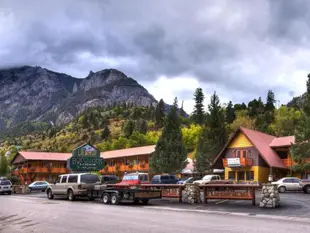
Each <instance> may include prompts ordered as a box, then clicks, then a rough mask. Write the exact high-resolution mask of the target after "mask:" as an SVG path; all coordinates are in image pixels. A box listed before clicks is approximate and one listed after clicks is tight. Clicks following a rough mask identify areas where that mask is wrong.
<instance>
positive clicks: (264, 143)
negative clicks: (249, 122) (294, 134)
mask: <svg viewBox="0 0 310 233" xmlns="http://www.w3.org/2000/svg"><path fill="white" fill-rule="evenodd" d="M239 131H241V132H242V133H243V134H244V135H245V136H246V137H247V138H248V139H249V140H250V141H251V142H252V144H253V145H254V147H255V148H256V149H257V150H258V152H259V154H260V155H261V156H262V158H263V159H264V160H265V162H266V163H267V164H268V166H269V167H277V168H287V167H286V166H284V164H283V162H282V160H281V159H280V157H279V156H278V155H277V153H276V152H275V151H274V150H273V149H272V148H271V147H270V144H271V143H272V141H273V140H274V139H276V137H275V136H272V135H269V134H265V133H262V132H259V131H256V130H252V129H247V128H244V127H240V128H239V129H238V130H237V131H236V132H235V134H234V135H233V136H232V137H231V138H230V140H229V141H228V142H227V144H226V145H225V147H224V148H223V149H222V151H221V152H220V153H219V154H218V156H217V157H216V158H215V161H214V164H215V162H216V161H217V160H218V159H219V158H221V156H222V154H223V152H224V150H225V149H226V147H227V146H228V144H229V143H230V142H231V141H232V140H233V138H234V137H235V136H236V135H237V133H238V132H239Z"/></svg>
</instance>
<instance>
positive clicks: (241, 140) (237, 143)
mask: <svg viewBox="0 0 310 233" xmlns="http://www.w3.org/2000/svg"><path fill="white" fill-rule="evenodd" d="M252 146H253V143H252V142H251V141H250V140H249V139H248V138H247V137H246V136H245V134H244V133H243V132H241V131H240V132H239V133H237V134H236V136H235V137H234V138H233V139H232V140H231V142H230V143H229V144H228V146H227V148H242V147H252Z"/></svg>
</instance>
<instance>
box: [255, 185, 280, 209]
mask: <svg viewBox="0 0 310 233" xmlns="http://www.w3.org/2000/svg"><path fill="white" fill-rule="evenodd" d="M279 205H280V195H279V192H278V187H277V185H274V184H263V188H262V199H261V201H260V203H259V207H261V208H277V207H279Z"/></svg>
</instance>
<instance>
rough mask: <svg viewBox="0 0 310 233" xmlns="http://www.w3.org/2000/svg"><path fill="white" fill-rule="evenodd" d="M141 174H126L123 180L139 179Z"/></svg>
mask: <svg viewBox="0 0 310 233" xmlns="http://www.w3.org/2000/svg"><path fill="white" fill-rule="evenodd" d="M138 179H139V176H138V175H125V176H124V178H123V180H138Z"/></svg>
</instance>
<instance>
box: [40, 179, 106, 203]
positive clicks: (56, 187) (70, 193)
mask: <svg viewBox="0 0 310 233" xmlns="http://www.w3.org/2000/svg"><path fill="white" fill-rule="evenodd" d="M100 183H101V182H100V179H99V177H98V176H97V175H95V174H90V173H77V174H64V175H60V176H58V178H57V180H56V181H55V182H54V184H51V185H49V186H48V188H47V190H46V194H47V197H48V199H53V198H54V196H67V197H68V199H69V200H70V201H74V200H75V199H76V197H87V190H88V189H94V188H95V185H100ZM89 198H90V199H93V198H92V197H89Z"/></svg>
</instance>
